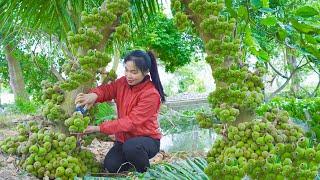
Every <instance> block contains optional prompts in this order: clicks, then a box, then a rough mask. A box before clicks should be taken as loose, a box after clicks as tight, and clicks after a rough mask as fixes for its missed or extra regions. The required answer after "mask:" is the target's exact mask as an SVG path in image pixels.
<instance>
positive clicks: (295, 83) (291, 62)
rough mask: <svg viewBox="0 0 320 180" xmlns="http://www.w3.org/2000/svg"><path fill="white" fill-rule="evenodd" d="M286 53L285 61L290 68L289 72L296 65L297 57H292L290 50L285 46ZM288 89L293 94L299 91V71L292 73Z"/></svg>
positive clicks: (291, 71)
mask: <svg viewBox="0 0 320 180" xmlns="http://www.w3.org/2000/svg"><path fill="white" fill-rule="evenodd" d="M286 52H287V53H286V55H287V63H288V66H289V69H290V74H292V73H293V71H294V70H295V69H296V68H297V67H298V64H297V59H296V57H294V55H293V52H292V50H290V49H289V48H288V47H287V48H286ZM290 91H291V92H292V93H293V95H294V96H296V95H297V93H298V92H299V91H300V80H299V73H294V74H293V76H292V78H291V82H290Z"/></svg>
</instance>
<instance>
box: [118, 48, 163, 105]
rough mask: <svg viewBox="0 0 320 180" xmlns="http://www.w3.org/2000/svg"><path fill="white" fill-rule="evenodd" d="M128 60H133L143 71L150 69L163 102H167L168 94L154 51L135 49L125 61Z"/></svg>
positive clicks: (153, 81)
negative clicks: (164, 89)
mask: <svg viewBox="0 0 320 180" xmlns="http://www.w3.org/2000/svg"><path fill="white" fill-rule="evenodd" d="M127 61H133V62H134V64H135V65H136V66H137V68H138V69H139V70H141V71H142V72H143V73H146V72H148V71H150V75H151V80H152V83H153V84H154V86H155V88H156V89H157V90H158V92H159V94H160V97H161V102H165V100H166V99H165V96H166V95H165V93H164V91H163V87H162V84H161V81H160V77H159V72H158V65H157V61H156V57H155V55H154V53H153V52H151V51H148V52H145V51H142V50H134V51H131V52H130V53H129V54H128V55H127V56H126V57H125V58H124V63H126V62H127Z"/></svg>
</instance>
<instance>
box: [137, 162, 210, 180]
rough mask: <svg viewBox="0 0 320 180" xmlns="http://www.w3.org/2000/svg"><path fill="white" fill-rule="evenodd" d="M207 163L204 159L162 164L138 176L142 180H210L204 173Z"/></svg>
mask: <svg viewBox="0 0 320 180" xmlns="http://www.w3.org/2000/svg"><path fill="white" fill-rule="evenodd" d="M206 166H207V162H206V160H205V159H203V158H193V159H187V160H182V161H179V162H176V163H172V164H168V163H161V164H156V165H153V166H151V168H149V169H148V171H147V172H145V173H143V174H138V175H137V178H141V179H168V180H174V179H197V180H208V179H209V178H208V176H207V175H206V174H205V173H204V168H205V167H206Z"/></svg>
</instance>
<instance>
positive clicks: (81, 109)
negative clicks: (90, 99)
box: [70, 105, 88, 147]
mask: <svg viewBox="0 0 320 180" xmlns="http://www.w3.org/2000/svg"><path fill="white" fill-rule="evenodd" d="M75 112H79V113H81V114H82V115H85V114H86V113H87V112H88V109H87V108H86V107H85V106H79V105H77V106H76V110H75ZM70 134H71V135H76V136H77V147H81V137H82V136H83V135H84V133H70Z"/></svg>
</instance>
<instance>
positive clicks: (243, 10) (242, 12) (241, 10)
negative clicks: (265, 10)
mask: <svg viewBox="0 0 320 180" xmlns="http://www.w3.org/2000/svg"><path fill="white" fill-rule="evenodd" d="M238 16H239V17H242V18H243V19H247V18H248V11H247V9H246V7H245V6H240V7H239V9H238Z"/></svg>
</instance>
